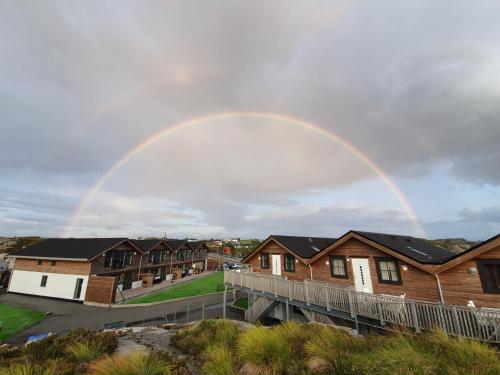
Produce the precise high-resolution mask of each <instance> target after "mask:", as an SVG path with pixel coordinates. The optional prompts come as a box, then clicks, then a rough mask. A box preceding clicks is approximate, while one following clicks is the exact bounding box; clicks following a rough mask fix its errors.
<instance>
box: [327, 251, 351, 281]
mask: <svg viewBox="0 0 500 375" xmlns="http://www.w3.org/2000/svg"><path fill="white" fill-rule="evenodd" d="M330 273H331V275H332V277H337V278H340V279H347V278H348V276H347V264H346V259H345V257H342V256H333V255H332V256H331V257H330Z"/></svg>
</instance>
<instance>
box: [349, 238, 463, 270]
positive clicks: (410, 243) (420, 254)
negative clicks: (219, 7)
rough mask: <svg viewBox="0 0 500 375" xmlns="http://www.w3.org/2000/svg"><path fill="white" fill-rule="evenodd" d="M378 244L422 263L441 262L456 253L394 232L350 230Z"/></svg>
mask: <svg viewBox="0 0 500 375" xmlns="http://www.w3.org/2000/svg"><path fill="white" fill-rule="evenodd" d="M352 232H353V233H356V234H358V235H360V236H362V237H365V238H367V239H369V240H371V241H373V242H376V243H378V244H379V245H382V246H385V247H387V248H389V249H391V250H394V251H395V252H397V253H399V254H401V255H404V256H406V257H408V258H410V259H413V260H416V261H417V262H419V263H424V264H442V263H444V262H446V261H448V260H449V259H451V258H453V257H454V256H455V255H456V253H454V252H452V251H449V250H446V249H443V248H441V247H438V246H435V245H433V244H432V243H431V242H430V241H427V240H426V239H423V238H415V237H411V236H401V235H396V234H385V233H372V232H362V231H357V230H355V231H352Z"/></svg>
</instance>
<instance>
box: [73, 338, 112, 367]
mask: <svg viewBox="0 0 500 375" xmlns="http://www.w3.org/2000/svg"><path fill="white" fill-rule="evenodd" d="M66 352H67V353H69V354H71V355H72V356H73V358H74V359H75V360H76V361H77V362H90V361H93V360H94V359H97V358H99V357H100V356H101V355H102V354H104V353H103V352H102V351H101V348H100V347H99V345H97V344H96V343H95V342H89V341H81V342H75V343H73V344H70V345H69V346H68V347H67V348H66Z"/></svg>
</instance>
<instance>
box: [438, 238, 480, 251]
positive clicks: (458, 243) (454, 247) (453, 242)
mask: <svg viewBox="0 0 500 375" xmlns="http://www.w3.org/2000/svg"><path fill="white" fill-rule="evenodd" d="M430 242H432V243H433V244H434V245H436V246H439V247H442V248H443V249H446V250H450V251H453V252H455V253H461V252H463V251H465V250H467V249H469V248H471V247H472V246H474V245H477V244H478V243H479V242H480V241H467V240H466V239H465V238H443V239H437V240H430Z"/></svg>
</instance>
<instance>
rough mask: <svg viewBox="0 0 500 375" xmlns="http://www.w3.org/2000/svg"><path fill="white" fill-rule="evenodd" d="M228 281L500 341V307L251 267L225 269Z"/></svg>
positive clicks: (336, 307) (425, 327) (350, 310)
mask: <svg viewBox="0 0 500 375" xmlns="http://www.w3.org/2000/svg"><path fill="white" fill-rule="evenodd" d="M224 281H225V282H226V283H228V284H231V285H233V286H238V287H242V288H247V289H250V290H256V291H260V292H264V293H268V294H271V295H274V296H276V297H282V298H287V299H288V300H289V301H294V300H295V301H300V302H305V303H306V304H307V305H311V304H313V305H316V306H321V307H324V308H326V310H327V311H328V310H338V311H343V312H347V313H350V314H351V316H352V317H353V318H354V317H356V316H363V317H368V318H372V319H376V320H379V321H380V322H381V323H382V324H385V323H392V324H399V325H403V326H407V327H412V328H414V329H415V331H416V332H420V331H421V330H428V329H433V328H440V329H442V330H443V331H444V332H446V333H447V334H449V335H455V336H464V337H470V338H475V339H479V340H482V341H488V342H494V343H500V309H487V308H482V309H475V308H469V307H464V306H455V305H444V304H440V303H433V302H425V301H417V300H410V299H406V298H401V297H396V296H390V295H384V294H370V293H362V292H357V291H355V290H354V289H353V288H352V287H345V286H339V285H335V284H330V283H323V282H317V281H307V280H306V281H304V282H301V281H291V280H287V279H285V278H283V277H279V276H271V275H263V274H262V273H253V272H251V271H244V270H241V272H236V271H226V272H224Z"/></svg>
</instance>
